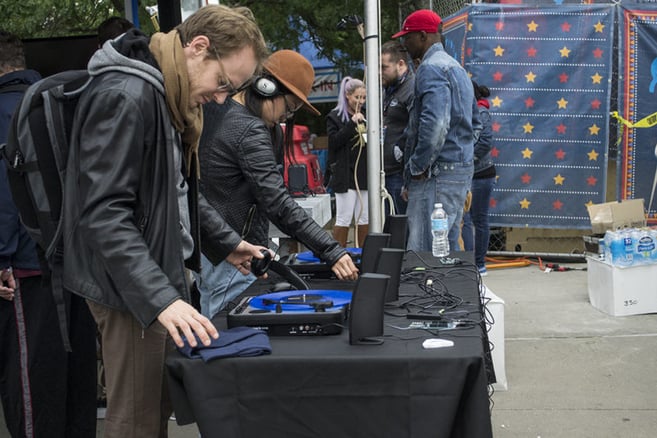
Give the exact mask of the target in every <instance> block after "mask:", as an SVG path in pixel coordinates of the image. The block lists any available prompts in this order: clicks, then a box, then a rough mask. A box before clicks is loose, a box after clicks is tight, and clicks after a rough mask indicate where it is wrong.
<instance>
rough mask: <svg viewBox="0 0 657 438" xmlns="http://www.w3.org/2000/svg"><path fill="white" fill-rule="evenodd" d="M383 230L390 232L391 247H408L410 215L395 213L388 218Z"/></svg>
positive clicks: (389, 243) (389, 244) (389, 245)
mask: <svg viewBox="0 0 657 438" xmlns="http://www.w3.org/2000/svg"><path fill="white" fill-rule="evenodd" d="M383 232H384V233H389V234H390V242H388V247H389V248H399V249H406V241H407V240H408V216H407V215H405V214H393V215H390V216H388V217H387V218H386V223H385V225H384V226H383Z"/></svg>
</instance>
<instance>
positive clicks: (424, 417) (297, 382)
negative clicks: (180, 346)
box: [166, 253, 494, 438]
mask: <svg viewBox="0 0 657 438" xmlns="http://www.w3.org/2000/svg"><path fill="white" fill-rule="evenodd" d="M458 255H459V256H461V254H458ZM422 258H423V259H426V260H430V263H433V264H437V260H436V259H433V258H431V256H430V255H426V254H422ZM464 258H466V259H468V256H467V255H466V256H465V257H464ZM469 260H471V258H470V259H469ZM404 265H405V267H411V266H420V265H422V262H421V260H420V259H418V258H417V256H416V255H415V254H412V253H409V254H407V255H406V258H405V262H404ZM433 272H435V273H436V274H438V275H437V277H436V278H437V281H436V282H434V285H437V286H438V285H440V286H446V287H447V288H448V289H449V291H450V292H451V293H452V294H454V295H456V296H458V297H460V298H461V299H462V300H463V303H461V304H460V305H459V306H458V307H457V309H456V310H459V309H466V311H467V312H468V313H469V315H470V316H469V317H470V318H473V319H475V320H476V319H477V318H479V319H481V317H482V315H483V311H482V308H481V300H480V297H479V293H478V284H477V273H476V268H475V267H474V265H472V264H471V263H464V264H462V265H460V266H457V267H450V268H441V269H439V270H436V271H433ZM420 275H421V274H420ZM414 278H415V279H416V280H417V278H418V277H414ZM259 283H260V282H256V283H255V284H254V285H253V286H252V287H251V288H250V290H249V291H247V292H250V293H256V294H257V293H258V292H259V291H260V290H261V289H260V288H261V287H262V284H259ZM423 283H426V281H424V280H423ZM323 285H324V286H327V287H321V286H322V284H312V287H313V288H325V289H340V286H344V284H342V285H340V284H339V282H338V283H336V281H333V282H331V281H329V282H328V283H326V281H325V282H324V283H323ZM418 293H420V291H419V288H418V286H417V285H416V284H408V283H404V284H402V285H401V286H400V302H403V301H405V300H408V298H409V297H408V295H409V294H418ZM389 310H390V312H391V313H394V314H400V309H394V308H392V309H389ZM214 322H215V323H216V324H217V326H218V328H221V327H225V315H222V316H220V317H217V318H215V321H214ZM385 322H386V328H385V342H384V343H383V344H382V345H373V346H372V345H350V344H349V341H348V332H347V330H344V331H343V333H342V334H340V335H333V336H313V337H271V338H270V340H271V345H272V349H273V352H272V354H271V355H268V356H259V357H248V358H229V359H219V360H215V361H212V362H209V363H205V362H203V361H202V360H200V359H188V358H186V357H185V356H183V355H181V354H180V353H178V352H177V351H175V352H173V353H172V354H171V355H170V356H169V357H168V358H167V362H166V365H167V368H168V370H169V375H170V379H169V382H170V392H171V397H172V399H173V403H174V408H175V411H176V420H177V421H178V424H189V423H192V422H196V423H197V425H198V427H199V430H200V432H201V435H202V436H203V438H213V437H221V438H231V437H263V436H266V437H268V438H273V437H281V438H283V437H284V438H294V437H308V438H318V437H327V438H329V437H330V438H337V437H339V438H346V437H355V438H365V437H376V438H382V437H394V438H404V437H422V438H425V437H463V438H477V437H492V428H491V421H490V411H489V399H488V387H487V385H488V383H491V380H492V379H494V377H492V376H491V373H490V371H487V368H490V361H489V360H487V359H486V354H485V351H486V348H485V347H486V346H487V342H488V341H487V337H486V333H485V330H484V329H483V324H473V325H472V326H471V327H470V328H465V329H459V330H451V331H440V332H439V336H440V337H441V338H444V339H451V340H453V341H454V342H455V345H454V347H449V348H439V349H431V350H427V349H423V348H422V340H423V339H425V338H429V337H436V336H435V332H434V333H433V334H431V333H427V332H426V331H421V330H399V329H397V328H394V327H392V326H398V327H403V326H408V324H409V323H410V322H411V321H410V320H408V319H407V318H405V317H395V316H391V315H387V316H386V319H385Z"/></svg>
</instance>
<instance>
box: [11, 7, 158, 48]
mask: <svg viewBox="0 0 657 438" xmlns="http://www.w3.org/2000/svg"><path fill="white" fill-rule="evenodd" d="M156 2H157V0H152V1H149V2H144V1H140V13H139V17H140V22H141V23H142V29H143V30H144V31H145V32H146V33H152V32H153V25H152V24H151V22H150V19H149V18H148V14H147V13H146V10H145V9H144V7H145V5H147V4H148V5H151V4H155V3H156ZM0 11H2V17H0V19H1V22H2V24H1V25H0V26H1V27H2V29H3V30H6V31H8V32H11V33H14V34H16V35H18V36H19V37H20V38H23V39H29V38H51V37H61V36H73V35H94V34H95V33H96V29H97V27H98V25H99V24H100V23H101V22H102V21H103V20H105V19H107V18H109V17H111V16H113V15H120V16H123V15H124V3H123V0H20V1H16V0H0Z"/></svg>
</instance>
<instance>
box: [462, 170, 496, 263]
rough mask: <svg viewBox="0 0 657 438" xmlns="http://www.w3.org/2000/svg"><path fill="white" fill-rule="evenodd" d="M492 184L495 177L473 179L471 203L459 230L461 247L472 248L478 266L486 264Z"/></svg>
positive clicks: (470, 249) (467, 249)
mask: <svg viewBox="0 0 657 438" xmlns="http://www.w3.org/2000/svg"><path fill="white" fill-rule="evenodd" d="M494 185H495V178H484V179H473V180H472V189H470V190H471V191H472V204H471V206H470V211H469V212H468V213H466V214H465V215H464V216H463V229H462V231H461V232H462V234H461V237H462V238H463V247H464V249H465V250H466V251H472V250H474V253H475V263H476V265H477V267H479V268H483V267H484V266H485V265H486V252H488V240H489V237H490V227H489V224H488V210H489V207H490V195H491V193H492V192H493V186H494ZM473 227H474V231H473ZM473 237H474V240H473Z"/></svg>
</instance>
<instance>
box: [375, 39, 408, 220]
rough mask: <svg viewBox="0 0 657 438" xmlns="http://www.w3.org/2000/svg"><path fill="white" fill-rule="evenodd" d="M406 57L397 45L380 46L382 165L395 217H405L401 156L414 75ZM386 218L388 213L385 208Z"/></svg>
mask: <svg viewBox="0 0 657 438" xmlns="http://www.w3.org/2000/svg"><path fill="white" fill-rule="evenodd" d="M407 60H408V53H407V52H406V49H405V48H404V46H402V44H401V43H400V42H399V41H388V42H386V43H384V44H383V45H382V46H381V82H382V84H383V86H384V89H383V91H384V97H383V132H384V138H383V163H384V170H385V172H386V189H387V191H388V193H390V196H391V197H392V199H393V201H394V205H395V213H396V214H405V213H406V200H405V199H404V198H402V194H401V192H402V187H403V185H404V178H403V170H404V166H403V155H404V152H403V150H404V147H405V145H406V136H405V134H406V126H408V117H409V113H410V112H411V109H412V108H413V98H414V96H415V94H414V87H415V75H414V74H413V71H412V70H411V69H410V68H409V66H408V63H407ZM385 213H386V216H388V215H389V214H390V209H389V208H386V211H385Z"/></svg>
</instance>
